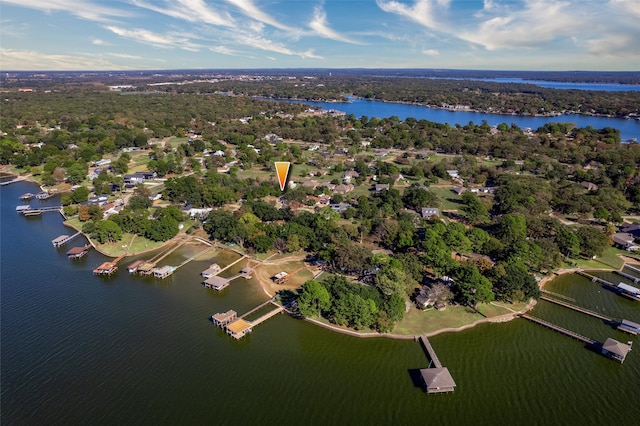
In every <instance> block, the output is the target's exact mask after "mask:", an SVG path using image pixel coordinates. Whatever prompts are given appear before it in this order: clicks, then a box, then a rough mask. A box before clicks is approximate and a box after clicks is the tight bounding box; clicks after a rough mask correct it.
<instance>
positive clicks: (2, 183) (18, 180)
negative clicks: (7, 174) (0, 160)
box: [0, 176, 26, 186]
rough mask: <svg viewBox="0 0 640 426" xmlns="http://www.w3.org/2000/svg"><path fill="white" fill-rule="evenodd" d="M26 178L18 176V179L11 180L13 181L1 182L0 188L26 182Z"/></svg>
mask: <svg viewBox="0 0 640 426" xmlns="http://www.w3.org/2000/svg"><path fill="white" fill-rule="evenodd" d="M25 179H26V177H24V176H18V177H17V178H14V179H11V180H5V181H2V182H0V186H5V185H11V184H12V183H16V182H20V181H23V180H25Z"/></svg>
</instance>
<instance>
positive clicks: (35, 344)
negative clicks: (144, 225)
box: [0, 182, 640, 425]
mask: <svg viewBox="0 0 640 426" xmlns="http://www.w3.org/2000/svg"><path fill="white" fill-rule="evenodd" d="M36 190H37V188H36V187H35V185H32V184H29V183H24V182H23V183H16V184H12V185H9V186H6V187H2V188H1V189H0V196H1V200H0V201H1V203H0V209H1V212H0V214H1V216H0V219H1V221H0V232H1V236H2V238H1V239H0V255H1V256H0V271H1V286H0V290H1V300H0V303H1V305H0V308H1V310H0V313H1V322H0V327H1V329H0V330H1V333H2V339H1V342H0V344H1V353H2V363H1V365H0V368H1V379H2V389H1V403H2V412H1V422H2V424H3V425H43V424H47V425H50V424H51V425H58V424H59V425H85V424H92V425H128V424H154V425H155V424H181V425H182V424H184V425H188V424H216V425H222V424H224V425H249V424H251V425H274V424H280V425H414V424H415V425H424V424H427V423H429V424H431V423H433V424H442V425H502V424H504V425H507V424H519V425H546V424H567V425H569V424H583V425H590V424H612V425H613V424H616V425H630V424H635V423H636V422H637V420H638V418H640V404H639V403H640V396H639V394H638V384H640V353H639V352H640V351H639V350H638V349H637V348H636V349H635V350H634V351H632V352H631V353H630V355H629V356H628V358H627V360H626V361H625V363H624V364H623V365H620V364H618V363H616V362H613V361H611V360H609V359H607V358H605V357H603V356H601V355H598V354H596V353H594V352H591V351H589V350H587V349H585V348H584V347H583V345H582V344H580V343H579V342H577V341H574V340H572V339H569V338H567V337H564V336H562V335H559V334H557V333H555V332H552V331H549V330H547V329H544V328H542V327H540V326H537V325H535V324H532V323H529V322H527V321H525V320H521V319H519V320H514V321H511V322H508V323H503V324H486V325H481V326H478V327H476V328H473V329H471V330H467V331H465V332H461V333H452V334H443V335H439V336H435V337H433V338H431V339H430V341H431V342H432V344H433V347H434V348H435V350H436V352H437V353H438V356H439V358H440V360H441V361H442V362H443V364H444V365H445V366H447V367H448V368H449V370H450V371H451V373H452V375H453V377H454V379H455V381H456V382H457V385H458V388H457V390H456V391H455V392H454V393H452V394H447V395H434V396H427V395H426V394H425V393H424V392H423V391H422V390H421V389H419V388H418V387H416V386H414V383H413V381H412V378H411V377H412V376H411V373H412V372H414V371H415V369H419V368H424V367H426V366H427V365H428V362H427V358H426V356H425V354H424V353H423V351H422V349H421V348H420V345H419V344H418V343H417V342H413V341H398V340H389V339H383V338H376V339H358V338H354V337H350V336H345V335H340V334H336V333H333V332H331V331H328V330H325V329H322V328H320V327H316V326H314V325H312V324H309V323H307V322H304V321H300V320H296V319H293V318H291V317H288V316H286V315H277V316H275V317H274V318H272V319H270V320H269V321H267V322H265V323H263V324H261V325H259V326H258V327H257V328H256V329H255V330H254V332H253V333H252V334H250V335H249V336H247V337H246V338H244V339H243V340H241V341H235V340H233V339H231V338H230V337H228V336H226V335H225V334H224V333H223V332H222V331H221V330H220V329H218V328H216V327H214V326H213V325H212V324H211V322H210V321H209V316H210V315H211V314H212V313H215V312H222V311H226V310H228V309H235V310H236V311H238V312H245V311H247V310H249V309H250V308H252V307H253V306H256V305H257V304H259V303H260V302H262V301H263V300H265V299H266V296H265V295H264V293H263V292H262V290H261V289H260V288H259V286H258V285H256V284H255V283H253V282H247V281H243V280H238V281H235V282H233V283H232V284H231V286H230V287H229V288H227V289H226V290H224V291H223V292H221V293H216V292H214V291H212V290H207V289H205V288H204V287H203V286H202V285H201V284H200V278H199V276H198V273H199V272H200V271H201V270H203V269H205V268H206V267H207V266H208V264H209V263H211V262H212V260H211V259H209V260H205V259H203V260H198V261H194V262H193V263H191V264H189V266H187V267H185V268H182V269H180V270H178V271H177V272H176V273H175V274H174V275H173V276H172V277H170V278H168V279H166V280H164V281H156V280H154V279H153V278H140V277H132V276H130V275H129V274H128V273H127V272H126V269H124V266H126V265H127V264H128V263H130V261H132V260H133V259H125V260H124V261H123V263H122V265H121V269H120V270H119V271H118V272H117V273H116V274H115V275H114V276H113V277H112V278H110V279H102V278H99V277H95V276H93V275H92V273H91V270H92V269H93V268H94V267H95V266H96V265H98V264H99V263H101V262H102V261H104V260H105V258H104V257H103V256H101V255H99V254H98V253H96V252H95V251H91V252H89V254H88V255H87V256H85V257H84V258H83V259H81V260H80V261H70V260H68V259H67V258H66V256H65V254H64V253H65V252H66V250H68V248H69V247H71V246H75V245H80V244H81V243H82V241H80V240H76V241H74V242H73V243H71V244H70V245H69V246H68V247H65V248H61V249H55V248H53V247H52V245H51V240H52V239H53V238H55V237H57V236H58V235H60V234H65V233H69V230H68V229H66V228H65V227H64V226H63V225H62V223H61V222H62V220H61V217H60V216H59V215H58V214H57V213H46V214H43V215H42V216H41V217H35V218H24V217H22V216H20V215H18V214H17V213H15V210H14V209H15V206H16V205H17V204H22V203H21V202H20V201H19V200H18V196H19V195H20V194H23V193H25V192H35V191H36ZM49 202H50V203H54V204H55V203H56V199H52V200H49ZM34 203H38V202H37V201H34ZM187 255H188V254H187V253H181V252H176V253H175V254H174V255H171V256H169V257H168V258H167V259H165V261H163V263H165V262H166V264H173V265H175V264H178V263H179V262H180V261H181V260H182V259H184V258H185V257H186V256H187ZM215 260H218V261H219V262H221V263H223V264H224V263H225V262H228V261H229V260H230V258H228V257H227V258H223V257H220V258H217V259H215ZM549 289H550V290H552V291H557V292H562V293H564V294H567V295H569V296H570V297H574V298H575V299H577V300H578V303H579V304H581V305H583V306H585V307H589V308H592V309H596V310H598V309H599V310H603V311H604V312H607V313H608V314H609V315H612V316H616V317H624V318H627V319H629V320H632V321H635V322H640V304H639V303H637V302H632V301H629V300H627V299H624V298H621V297H619V296H617V295H615V294H613V293H611V292H608V291H606V290H604V289H602V288H601V287H600V286H598V285H597V284H594V283H592V282H591V281H589V280H587V279H583V278H581V277H574V276H564V277H561V278H559V279H557V280H555V281H554V282H553V283H551V285H550V287H549ZM533 314H534V315H538V316H541V317H542V318H546V319H549V320H551V321H556V322H557V323H558V324H560V325H563V326H565V327H569V328H572V329H575V330H576V331H578V332H580V333H583V334H585V335H587V336H590V337H593V338H596V339H602V340H603V339H604V338H606V337H614V338H616V339H618V340H620V341H625V342H626V341H627V340H629V336H628V335H625V334H622V333H621V332H618V331H615V330H613V329H612V328H610V327H609V326H607V325H605V324H603V323H602V322H600V321H598V320H596V319H593V318H590V317H586V316H584V315H582V314H577V313H574V312H572V311H568V310H567V309H565V308H562V307H558V306H554V305H551V304H549V303H547V302H540V304H539V305H538V306H537V307H536V309H535V310H534V312H533ZM633 340H634V341H636V346H638V345H639V344H638V343H637V341H638V339H637V338H633Z"/></svg>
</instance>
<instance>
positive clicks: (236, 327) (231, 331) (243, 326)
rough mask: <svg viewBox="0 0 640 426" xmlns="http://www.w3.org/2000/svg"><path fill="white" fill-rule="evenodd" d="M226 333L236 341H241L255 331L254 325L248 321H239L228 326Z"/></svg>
mask: <svg viewBox="0 0 640 426" xmlns="http://www.w3.org/2000/svg"><path fill="white" fill-rule="evenodd" d="M226 331H227V334H228V335H230V336H231V337H233V338H234V339H241V338H242V337H244V336H245V335H247V334H249V333H251V331H253V325H252V324H251V323H250V322H248V321H245V320H243V319H238V320H235V321H234V322H232V323H231V324H229V325H227V327H226Z"/></svg>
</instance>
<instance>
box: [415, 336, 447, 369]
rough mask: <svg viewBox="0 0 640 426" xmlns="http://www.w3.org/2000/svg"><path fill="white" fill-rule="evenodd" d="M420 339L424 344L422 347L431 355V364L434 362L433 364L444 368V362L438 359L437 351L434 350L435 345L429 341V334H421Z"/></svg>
mask: <svg viewBox="0 0 640 426" xmlns="http://www.w3.org/2000/svg"><path fill="white" fill-rule="evenodd" d="M419 340H420V343H421V344H422V347H423V348H424V350H425V351H426V352H427V354H428V355H429V360H430V363H429V366H431V364H433V366H434V367H436V368H442V363H441V362H440V360H439V359H438V355H436V351H435V350H433V346H431V342H429V339H428V338H427V336H420V339H419Z"/></svg>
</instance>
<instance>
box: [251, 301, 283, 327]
mask: <svg viewBox="0 0 640 426" xmlns="http://www.w3.org/2000/svg"><path fill="white" fill-rule="evenodd" d="M282 311H284V307H282V306H277V307H276V308H275V309H273V310H271V311H269V312H267V313H266V314H264V315H262V316H261V317H260V318H258V319H256V320H254V321H251V325H252V326H253V327H255V326H256V325H258V324H261V323H263V322H265V321H266V320H268V319H269V318H271V317H273V316H275V315H276V314H279V313H280V312H282Z"/></svg>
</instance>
